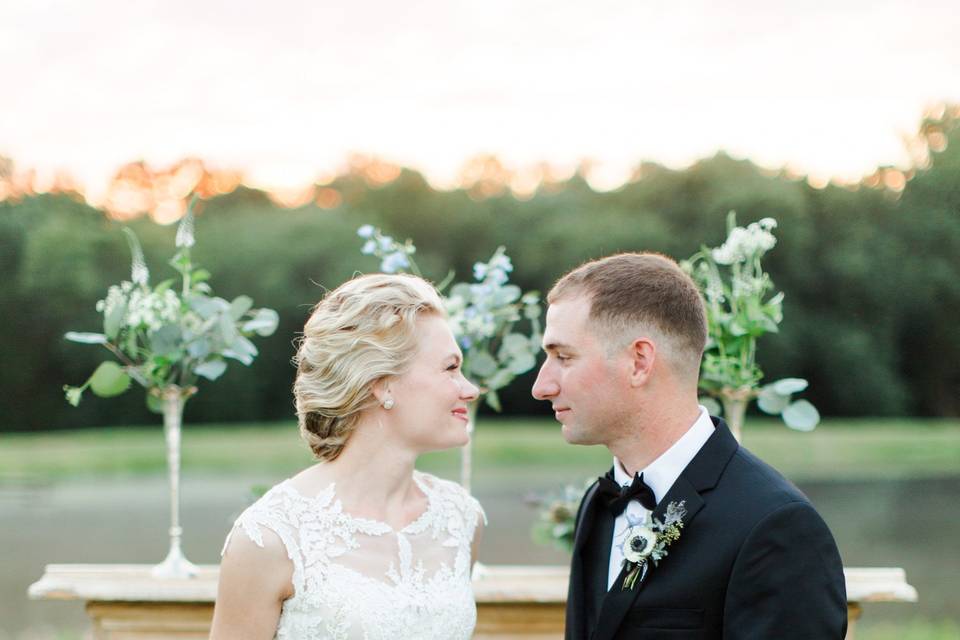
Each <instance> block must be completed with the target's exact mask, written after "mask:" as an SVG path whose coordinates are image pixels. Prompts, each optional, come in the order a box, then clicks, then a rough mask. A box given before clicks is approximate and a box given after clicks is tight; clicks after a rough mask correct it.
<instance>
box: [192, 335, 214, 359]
mask: <svg viewBox="0 0 960 640" xmlns="http://www.w3.org/2000/svg"><path fill="white" fill-rule="evenodd" d="M187 353H188V354H190V357H191V358H195V359H197V360H203V359H204V358H206V357H207V356H208V355H209V354H210V341H209V340H207V339H206V338H203V337H201V338H197V339H196V340H193V341H191V342H190V343H189V344H187Z"/></svg>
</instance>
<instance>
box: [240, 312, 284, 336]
mask: <svg viewBox="0 0 960 640" xmlns="http://www.w3.org/2000/svg"><path fill="white" fill-rule="evenodd" d="M279 323H280V315H279V314H278V313H277V312H276V311H274V310H273V309H257V311H256V314H255V315H254V316H253V318H252V319H250V320H247V321H246V322H244V323H243V325H241V327H240V330H241V331H243V332H244V333H251V332H252V333H256V334H257V335H258V336H264V337H266V336H271V335H273V333H274V331H276V330H277V325H278V324H279Z"/></svg>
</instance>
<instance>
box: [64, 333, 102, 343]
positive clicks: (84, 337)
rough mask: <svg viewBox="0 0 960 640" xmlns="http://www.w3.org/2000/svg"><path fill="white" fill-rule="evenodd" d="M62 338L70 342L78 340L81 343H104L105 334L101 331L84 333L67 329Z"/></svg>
mask: <svg viewBox="0 0 960 640" xmlns="http://www.w3.org/2000/svg"><path fill="white" fill-rule="evenodd" d="M63 337H64V338H66V339H67V340H69V341H70V342H79V343H81V344H106V343H107V336H105V335H104V334H102V333H84V332H80V331H67V332H66V333H65V334H64V335H63Z"/></svg>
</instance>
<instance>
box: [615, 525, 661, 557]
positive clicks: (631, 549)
mask: <svg viewBox="0 0 960 640" xmlns="http://www.w3.org/2000/svg"><path fill="white" fill-rule="evenodd" d="M656 545H657V534H656V533H655V532H654V531H653V529H651V528H649V527H644V526H639V527H631V528H630V530H629V531H627V536H626V539H625V540H624V541H623V545H622V546H621V547H620V550H621V551H623V557H624V558H626V560H627V562H633V563H639V562H643V561H644V560H646V559H647V557H648V556H649V555H650V554H651V553H653V549H654V547H655V546H656Z"/></svg>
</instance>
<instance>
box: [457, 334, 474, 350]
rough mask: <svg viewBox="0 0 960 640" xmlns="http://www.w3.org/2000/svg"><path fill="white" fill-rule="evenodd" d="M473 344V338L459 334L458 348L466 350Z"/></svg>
mask: <svg viewBox="0 0 960 640" xmlns="http://www.w3.org/2000/svg"><path fill="white" fill-rule="evenodd" d="M472 346H473V340H471V339H470V337H469V336H460V348H461V349H464V350H467V349H469V348H470V347H472Z"/></svg>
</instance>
